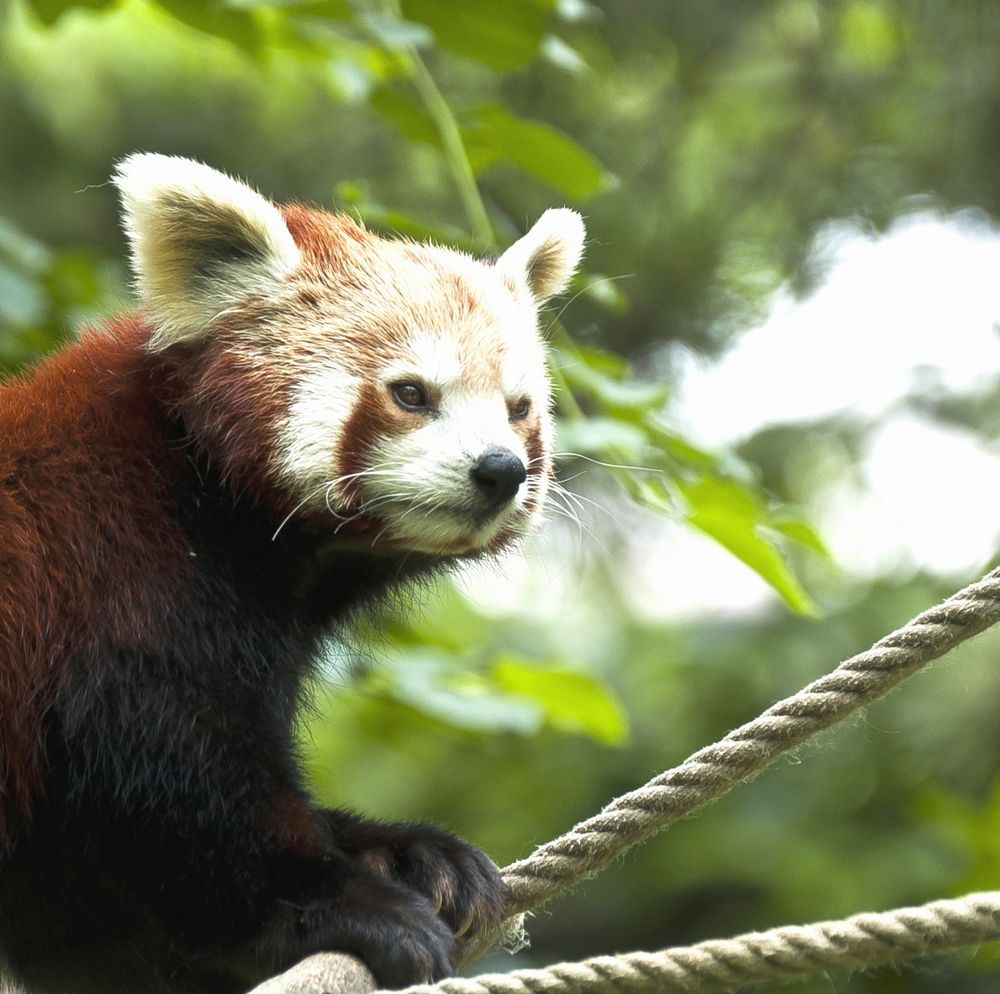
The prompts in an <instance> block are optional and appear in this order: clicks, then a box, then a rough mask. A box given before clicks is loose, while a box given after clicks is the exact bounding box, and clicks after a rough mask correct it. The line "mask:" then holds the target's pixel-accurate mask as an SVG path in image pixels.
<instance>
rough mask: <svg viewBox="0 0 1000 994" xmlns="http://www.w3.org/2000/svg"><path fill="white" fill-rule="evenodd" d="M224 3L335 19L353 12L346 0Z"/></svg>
mask: <svg viewBox="0 0 1000 994" xmlns="http://www.w3.org/2000/svg"><path fill="white" fill-rule="evenodd" d="M226 4H227V6H229V7H232V8H233V9H235V10H249V9H252V8H254V7H266V8H274V7H278V8H283V9H285V10H287V11H288V13H289V14H303V15H305V16H308V17H324V18H327V19H329V20H336V21H345V20H350V19H351V18H352V16H353V13H354V11H353V10H352V8H351V5H350V4H349V3H348V2H347V0H226Z"/></svg>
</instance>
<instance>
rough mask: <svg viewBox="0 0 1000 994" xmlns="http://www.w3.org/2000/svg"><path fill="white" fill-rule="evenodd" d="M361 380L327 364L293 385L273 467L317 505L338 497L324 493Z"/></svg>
mask: <svg viewBox="0 0 1000 994" xmlns="http://www.w3.org/2000/svg"><path fill="white" fill-rule="evenodd" d="M360 386H361V380H360V379H359V378H358V377H357V376H354V375H352V374H351V373H348V372H347V371H346V370H345V369H343V368H342V367H341V366H338V365H335V364H333V363H328V364H327V365H326V366H324V367H322V368H320V369H318V370H316V372H314V373H311V374H310V375H309V376H307V377H306V378H305V379H303V380H302V382H301V383H299V385H298V389H297V390H296V392H295V397H294V399H293V401H292V406H291V410H290V411H289V414H288V419H287V420H286V422H285V426H284V428H283V430H282V433H281V437H280V441H279V448H278V451H279V452H280V454H281V455H280V459H279V462H278V467H277V468H278V472H279V473H280V475H281V476H282V477H284V478H285V479H286V480H287V481H288V482H289V483H290V484H291V486H292V488H293V490H294V491H295V492H296V493H297V494H298V495H299V497H300V498H301V499H303V500H308V502H309V503H313V502H315V503H316V504H317V505H321V504H323V503H324V502H325V501H326V500H327V499H328V498H333V497H336V496H337V493H336V488H334V492H333V493H330V494H328V493H326V489H327V487H328V486H329V484H331V483H332V482H333V481H334V479H335V477H336V474H337V455H338V453H340V451H341V450H342V447H343V445H344V441H345V440H344V428H345V427H346V425H347V422H348V419H349V418H350V416H351V414H352V412H353V410H354V405H355V404H356V403H357V399H358V392H359V389H360Z"/></svg>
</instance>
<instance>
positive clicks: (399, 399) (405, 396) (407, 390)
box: [391, 383, 427, 411]
mask: <svg viewBox="0 0 1000 994" xmlns="http://www.w3.org/2000/svg"><path fill="white" fill-rule="evenodd" d="M391 389H392V399H393V400H394V401H395V402H396V403H397V404H399V406H400V407H402V408H403V409H404V410H407V411H423V410H426V408H427V391H426V390H425V389H424V387H423V386H421V384H419V383H393V385H392V388H391Z"/></svg>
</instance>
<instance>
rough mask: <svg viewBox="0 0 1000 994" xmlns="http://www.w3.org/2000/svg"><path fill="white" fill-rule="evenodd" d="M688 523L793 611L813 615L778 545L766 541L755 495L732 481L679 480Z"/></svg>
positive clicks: (763, 519)
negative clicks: (750, 573) (758, 579)
mask: <svg viewBox="0 0 1000 994" xmlns="http://www.w3.org/2000/svg"><path fill="white" fill-rule="evenodd" d="M680 488H681V493H682V494H683V495H684V498H685V499H686V500H687V502H688V505H689V509H688V512H687V515H686V517H687V521H688V523H689V524H691V525H692V526H694V527H695V528H697V529H698V530H699V531H702V532H704V533H705V534H706V535H708V536H710V537H711V538H713V539H715V541H716V542H718V543H719V544H720V545H721V546H723V548H725V549H728V550H729V551H730V552H731V553H732V554H733V555H734V556H736V557H737V558H738V559H740V560H742V561H743V562H744V563H746V564H747V566H749V567H750V568H751V569H752V570H754V572H756V573H757V574H758V575H759V576H760V577H761V578H762V579H764V580H765V581H766V582H767V583H768V584H770V585H771V587H773V588H774V589H775V590H776V591H777V592H778V593H779V594H780V595H781V596H782V598H784V600H785V602H786V603H787V604H788V606H789V607H791V608H792V610H794V611H797V612H798V613H799V614H804V615H809V616H816V615H817V614H818V613H819V612H818V609H817V607H816V605H815V604H814V603H813V601H812V599H811V598H810V597H809V595H808V594H807V593H806V592H805V590H804V589H803V588H802V586H801V585H800V584H799V582H798V580H796V579H795V577H794V575H793V574H792V572H791V570H790V569H789V568H788V564H787V563H786V562H785V560H784V557H783V556H782V554H781V551H780V550H779V549H778V547H777V546H776V545H775V544H774V543H772V542H771V541H769V540H768V538H767V537H766V534H765V533H764V527H766V526H768V525H770V522H769V521H767V520H766V517H765V515H764V512H763V509H762V505H761V502H760V500H759V498H758V497H757V495H756V494H754V493H753V492H752V491H751V490H749V489H748V488H747V487H744V486H742V485H741V484H739V483H736V482H735V481H733V480H720V479H713V478H711V477H703V478H701V479H699V480H697V481H695V482H693V483H682V484H681V485H680Z"/></svg>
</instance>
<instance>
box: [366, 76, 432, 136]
mask: <svg viewBox="0 0 1000 994" xmlns="http://www.w3.org/2000/svg"><path fill="white" fill-rule="evenodd" d="M368 104H369V106H370V107H371V108H372V109H373V110H375V111H376V112H377V113H379V114H381V115H382V116H383V117H384V118H385V119H386V120H388V121H391V122H392V123H393V124H395V125H396V127H397V128H399V130H400V132H401V133H402V135H403V137H404V138H406V139H408V140H409V141H411V142H423V143H425V144H427V145H434V146H436V147H437V148H440V147H441V139H440V137H439V136H438V132H437V128H435V127H434V121H433V119H432V118H431V116H430V114H428V113H427V111H425V110H424V108H423V107H422V106H421V105H420V104H419V103H417V101H416V100H414V99H413V98H412V97H411V96H409V95H408V94H406V93H401V92H400V91H399V90H395V89H390V88H389V87H382V88H380V89H378V90H376V91H375V92H374V93H373V94H372V95H371V98H370V99H369V101H368Z"/></svg>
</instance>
